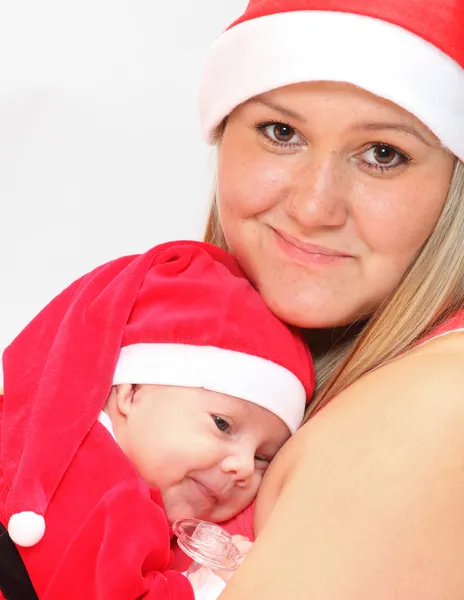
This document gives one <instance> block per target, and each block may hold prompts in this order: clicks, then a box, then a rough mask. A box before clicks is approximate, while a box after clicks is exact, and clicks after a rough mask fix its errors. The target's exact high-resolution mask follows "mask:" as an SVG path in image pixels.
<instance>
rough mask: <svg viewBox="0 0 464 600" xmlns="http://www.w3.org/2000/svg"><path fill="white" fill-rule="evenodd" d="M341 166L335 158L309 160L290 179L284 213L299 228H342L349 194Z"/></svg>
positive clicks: (348, 187)
mask: <svg viewBox="0 0 464 600" xmlns="http://www.w3.org/2000/svg"><path fill="white" fill-rule="evenodd" d="M343 171H344V170H343V166H341V165H338V164H337V160H336V158H334V157H321V158H319V159H317V160H316V159H315V158H314V159H312V160H311V162H310V164H306V168H305V169H304V170H301V171H300V172H299V174H298V175H297V176H295V177H294V179H293V185H292V186H291V190H289V193H288V196H287V210H288V213H289V214H290V216H291V217H292V218H293V219H294V220H295V221H297V222H298V223H299V225H301V227H302V228H306V229H313V228H324V227H330V228H334V227H341V226H343V225H344V224H345V222H346V219H347V214H348V212H347V198H348V195H349V191H350V184H349V181H347V179H348V177H347V176H346V174H345V173H344V172H343Z"/></svg>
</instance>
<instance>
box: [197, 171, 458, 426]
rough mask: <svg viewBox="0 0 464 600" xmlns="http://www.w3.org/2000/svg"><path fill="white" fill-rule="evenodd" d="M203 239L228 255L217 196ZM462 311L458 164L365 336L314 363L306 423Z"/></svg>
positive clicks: (346, 340)
mask: <svg viewBox="0 0 464 600" xmlns="http://www.w3.org/2000/svg"><path fill="white" fill-rule="evenodd" d="M204 239H205V241H207V242H210V243H212V244H215V245H216V246H220V247H221V248H224V249H226V250H227V249H228V248H227V242H226V240H225V237H224V233H223V231H222V228H221V225H220V222H219V215H218V210H217V202H216V194H215V193H214V195H213V202H212V205H211V209H210V214H209V219H208V224H207V228H206V232H205V237H204ZM463 306H464V163H463V162H461V161H459V160H457V161H456V165H455V168H454V172H453V177H452V180H451V185H450V188H449V191H448V196H447V199H446V202H445V204H444V207H443V210H442V212H441V215H440V217H439V219H438V221H437V223H436V225H435V228H434V230H433V231H432V233H431V234H430V236H429V238H428V239H427V241H426V242H425V244H424V245H423V247H422V248H421V249H420V251H419V252H418V254H417V256H416V258H415V260H414V261H413V262H412V264H411V265H410V267H409V268H408V270H407V271H406V273H405V274H404V275H403V278H402V280H401V282H400V283H399V285H398V286H397V288H396V289H395V290H394V291H393V292H392V293H391V295H390V296H389V297H388V298H386V300H385V301H384V302H383V304H382V305H381V306H380V307H379V308H378V309H377V311H376V312H375V314H374V315H372V316H371V317H370V319H369V320H368V321H367V322H366V324H365V326H364V327H362V328H361V330H359V328H353V329H352V331H351V332H350V329H348V330H347V334H346V335H345V336H343V338H341V340H340V342H339V343H336V344H334V345H333V346H332V348H330V349H329V350H328V351H327V352H326V353H325V354H324V355H322V356H320V357H318V358H317V359H315V368H316V384H317V387H316V393H315V395H314V397H313V399H312V401H311V403H310V405H309V408H308V411H307V414H306V419H308V418H309V417H310V416H311V415H312V414H314V412H315V411H316V410H319V409H320V408H322V407H323V406H324V405H325V404H327V402H329V400H330V399H331V398H333V397H334V396H335V395H337V394H338V393H340V392H341V391H342V390H344V389H345V388H346V387H348V386H349V385H351V384H352V383H354V382H355V381H357V380H358V379H359V378H360V377H362V376H363V375H365V374H366V373H368V372H370V371H372V370H374V369H377V368H378V367H380V366H382V365H384V364H385V363H386V362H388V361H389V360H391V359H392V358H394V357H395V356H398V355H399V354H401V353H402V352H404V351H405V350H407V349H408V348H409V347H410V346H411V345H412V344H414V342H416V341H417V340H418V339H419V338H421V337H423V336H424V335H426V334H427V332H429V331H430V330H431V329H433V328H434V327H436V326H437V324H439V323H440V322H441V321H443V320H444V319H446V318H447V317H448V316H449V315H450V314H452V313H453V312H455V311H456V310H458V309H459V308H461V307H463ZM309 345H310V346H311V343H310V340H309Z"/></svg>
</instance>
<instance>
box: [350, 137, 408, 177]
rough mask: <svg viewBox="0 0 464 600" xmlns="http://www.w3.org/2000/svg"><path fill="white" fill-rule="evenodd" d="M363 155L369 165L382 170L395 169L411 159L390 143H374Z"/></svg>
mask: <svg viewBox="0 0 464 600" xmlns="http://www.w3.org/2000/svg"><path fill="white" fill-rule="evenodd" d="M362 157H363V160H364V162H365V163H366V165H367V166H368V167H370V168H372V169H379V170H381V171H385V170H389V169H394V168H395V167H399V166H401V165H403V164H405V163H408V162H409V161H410V160H411V159H410V158H409V157H408V156H406V154H404V153H403V152H400V151H399V150H397V149H396V148H394V147H393V146H389V145H388V144H372V146H370V148H368V149H367V150H365V151H364V152H363V153H362Z"/></svg>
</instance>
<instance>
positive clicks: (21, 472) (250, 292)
mask: <svg viewBox="0 0 464 600" xmlns="http://www.w3.org/2000/svg"><path fill="white" fill-rule="evenodd" d="M3 370H4V407H3V409H4V410H3V431H2V466H3V470H4V478H5V480H6V481H7V484H8V488H9V489H8V494H7V498H6V515H5V516H6V518H7V520H8V531H9V534H10V536H11V538H12V540H13V541H14V542H15V543H16V544H18V545H20V546H33V545H34V544H36V543H37V542H39V541H40V539H41V538H42V537H43V535H44V533H45V515H46V510H47V506H48V504H49V502H50V500H51V498H52V497H53V494H54V493H55V491H56V489H57V487H58V485H59V483H60V481H61V479H62V477H63V475H64V474H65V472H66V470H67V468H68V466H69V465H70V463H71V462H72V460H73V457H74V455H75V453H76V452H77V451H78V449H79V446H80V444H81V443H82V441H83V439H84V438H85V436H86V435H87V433H88V432H89V430H90V429H91V427H92V426H93V425H94V424H95V422H96V421H97V419H98V415H99V413H100V411H101V410H102V408H103V407H104V405H105V402H106V400H107V398H108V395H109V392H110V390H111V386H112V385H113V384H117V383H139V384H143V383H145V384H164V385H172V386H188V387H200V388H205V389H207V390H212V391H216V392H220V393H223V394H228V395H231V396H236V397H238V398H242V399H244V400H247V401H249V402H253V403H255V404H259V405H260V406H263V407H265V408H266V409H268V410H270V411H271V412H273V413H275V414H276V415H278V416H279V417H280V418H281V419H282V420H283V421H284V422H285V423H286V424H287V426H288V428H289V429H290V431H291V432H294V431H295V430H296V429H297V428H298V427H299V425H300V424H301V421H302V418H303V413H304V409H305V404H306V402H307V400H308V399H309V397H310V396H311V394H312V392H313V389H314V371H313V366H312V361H311V356H310V354H309V351H308V349H307V347H306V344H305V343H304V341H303V339H302V338H301V337H300V334H299V333H298V332H297V331H295V330H293V329H292V328H289V327H287V326H286V325H284V324H283V323H282V322H281V321H279V320H278V319H277V318H276V317H275V316H274V315H273V314H272V313H271V312H270V311H269V309H268V308H267V307H266V305H265V304H264V302H263V300H262V299H261V297H260V296H259V294H258V292H257V291H256V290H255V289H254V288H253V287H252V285H251V284H250V283H249V282H248V280H247V279H246V277H245V275H244V273H243V271H242V270H241V268H240V267H239V265H238V263H237V261H236V260H235V259H234V258H233V257H232V256H231V255H230V254H228V253H227V252H225V251H224V250H221V249H219V248H217V247H215V246H211V245H209V244H205V243H200V242H174V243H167V244H163V245H161V246H157V247H155V248H153V249H152V250H150V251H148V252H146V253H145V254H141V255H137V256H129V257H124V258H120V259H118V260H115V261H112V262H110V263H108V264H106V265H103V266H101V267H99V268H97V269H95V270H94V271H92V272H91V273H89V274H87V275H85V276H84V277H82V278H81V279H79V280H78V281H76V282H75V283H73V284H72V285H71V286H70V287H68V288H67V289H66V290H65V291H64V292H62V293H61V294H60V295H59V296H58V297H57V298H55V299H54V300H53V301H52V302H51V303H50V304H49V305H48V306H47V307H45V308H44V310H43V311H42V312H41V313H40V314H39V315H38V316H37V317H36V318H35V319H34V320H33V321H32V322H31V323H30V324H29V325H28V326H27V327H26V328H25V329H24V330H23V331H22V332H21V333H20V334H19V336H18V337H17V338H16V339H15V340H14V341H13V342H12V344H11V345H10V346H9V347H8V348H7V349H6V350H5V352H4V355H3ZM96 460H98V457H96Z"/></svg>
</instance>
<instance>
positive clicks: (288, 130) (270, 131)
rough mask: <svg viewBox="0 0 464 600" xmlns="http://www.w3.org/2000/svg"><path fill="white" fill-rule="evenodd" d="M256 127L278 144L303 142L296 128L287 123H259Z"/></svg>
mask: <svg viewBox="0 0 464 600" xmlns="http://www.w3.org/2000/svg"><path fill="white" fill-rule="evenodd" d="M256 129H257V130H258V131H259V132H261V133H262V134H263V135H264V136H265V137H266V138H267V139H268V140H269V141H270V142H272V143H273V144H275V145H278V146H287V145H289V146H294V145H300V144H302V143H304V142H303V140H302V138H301V136H300V135H299V134H298V133H297V131H296V129H294V128H293V127H292V126H291V125H288V124H287V123H269V122H267V123H260V124H259V125H257V126H256Z"/></svg>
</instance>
